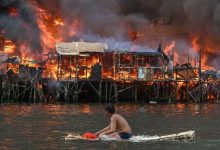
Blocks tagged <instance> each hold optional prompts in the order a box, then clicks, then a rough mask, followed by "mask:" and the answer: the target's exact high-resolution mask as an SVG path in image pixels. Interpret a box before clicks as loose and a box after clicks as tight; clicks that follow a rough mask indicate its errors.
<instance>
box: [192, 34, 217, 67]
mask: <svg viewBox="0 0 220 150" xmlns="http://www.w3.org/2000/svg"><path fill="white" fill-rule="evenodd" d="M207 41H208V40H207ZM191 42H192V43H191V44H192V47H193V49H194V50H195V51H196V52H199V51H200V50H202V51H201V52H202V59H201V61H202V62H201V64H202V69H203V70H215V68H214V67H212V66H210V65H208V63H207V62H208V57H207V55H206V53H207V52H212V51H213V49H214V48H213V47H212V46H211V44H210V43H209V42H205V43H204V44H203V45H201V44H200V43H199V37H198V36H192V38H191Z"/></svg>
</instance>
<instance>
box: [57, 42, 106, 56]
mask: <svg viewBox="0 0 220 150" xmlns="http://www.w3.org/2000/svg"><path fill="white" fill-rule="evenodd" d="M56 49H57V53H58V54H60V55H79V53H82V52H98V53H103V52H104V50H105V49H108V45H107V44H105V43H88V42H72V43H63V42H59V43H56Z"/></svg>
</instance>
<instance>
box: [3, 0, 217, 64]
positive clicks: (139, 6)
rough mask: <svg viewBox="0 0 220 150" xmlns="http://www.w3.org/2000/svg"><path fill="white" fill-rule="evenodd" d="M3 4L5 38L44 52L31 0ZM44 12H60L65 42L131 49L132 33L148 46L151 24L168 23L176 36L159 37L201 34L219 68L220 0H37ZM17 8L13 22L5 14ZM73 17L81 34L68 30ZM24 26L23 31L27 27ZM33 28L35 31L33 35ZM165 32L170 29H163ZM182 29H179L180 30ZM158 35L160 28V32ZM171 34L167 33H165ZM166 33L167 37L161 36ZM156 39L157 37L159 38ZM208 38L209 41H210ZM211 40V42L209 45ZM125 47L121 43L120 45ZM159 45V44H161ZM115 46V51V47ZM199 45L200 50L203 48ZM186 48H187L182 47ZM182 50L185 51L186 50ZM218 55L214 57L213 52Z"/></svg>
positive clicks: (186, 38) (181, 36) (212, 62)
mask: <svg viewBox="0 0 220 150" xmlns="http://www.w3.org/2000/svg"><path fill="white" fill-rule="evenodd" d="M7 1H8V3H7V4H5V6H3V3H6V0H1V2H0V5H1V8H2V10H1V16H0V30H4V31H5V33H4V36H6V37H8V38H10V39H12V40H13V41H20V40H26V41H27V42H28V43H30V45H31V46H32V48H33V50H35V49H38V50H40V49H41V48H40V47H41V42H40V39H39V29H38V27H37V25H36V20H35V15H34V13H33V10H32V9H31V7H30V6H29V3H28V0H7ZM34 1H36V2H37V3H38V4H39V5H40V6H42V8H44V9H46V10H48V11H49V12H51V13H58V14H59V15H60V16H61V17H62V18H64V21H65V26H64V27H63V29H62V31H63V33H62V34H63V35H62V36H63V38H64V39H65V40H66V41H73V40H80V39H83V40H86V41H103V39H107V41H110V42H109V43H114V42H113V41H116V42H115V43H116V44H113V45H114V46H120V45H123V46H122V47H126V45H127V46H130V45H131V42H132V40H131V38H130V37H129V36H128V34H129V33H128V29H129V28H130V29H132V30H134V31H137V32H141V33H143V36H141V37H140V38H137V40H136V41H135V44H138V45H141V47H142V46H144V45H148V43H147V42H148V40H149V39H154V38H155V37H153V36H154V34H149V31H151V29H150V30H145V29H147V28H150V27H149V26H150V24H152V20H154V19H155V18H158V17H161V18H165V19H166V20H167V22H166V21H165V22H166V24H169V25H171V26H172V25H173V26H181V27H182V28H181V29H178V32H180V34H179V33H178V36H176V35H175V36H173V37H172V34H170V37H163V36H162V37H159V40H160V38H161V39H164V38H178V39H184V40H186V41H187V40H189V38H190V36H191V35H197V36H199V37H200V38H199V40H198V42H199V44H200V45H201V46H202V47H203V46H205V45H206V44H207V42H209V45H211V46H212V48H213V49H214V50H213V52H209V53H207V55H208V58H209V62H210V64H211V65H214V66H215V67H217V68H218V67H220V66H219V64H218V63H216V61H217V60H218V59H219V55H216V53H219V51H220V50H219V47H220V0H129V1H128V0H34ZM11 5H15V6H16V7H17V8H18V10H19V11H20V13H21V17H20V18H13V17H10V16H8V15H7V13H5V12H6V11H4V10H7V7H8V6H11ZM74 19H79V20H80V21H81V22H82V30H79V31H78V34H77V36H73V37H71V36H68V35H67V34H66V33H67V32H65V30H66V29H67V28H69V27H70V26H71V23H72V21H73V20H74ZM24 24H25V27H24ZM29 30H31V35H30V32H29ZM165 30H166V29H165ZM179 30H180V31H179ZM158 32H159V33H160V32H161V30H159V31H158ZM166 32H168V31H166ZM162 35H163V34H162ZM156 39H158V36H156ZM207 39H209V40H207ZM210 41H211V43H210ZM120 43H122V44H120ZM158 43H159V42H158ZM114 46H113V47H114ZM202 47H201V48H202ZM183 49H184V48H183ZM183 49H182V50H183ZM214 53H215V54H214Z"/></svg>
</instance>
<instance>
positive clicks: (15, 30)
mask: <svg viewBox="0 0 220 150" xmlns="http://www.w3.org/2000/svg"><path fill="white" fill-rule="evenodd" d="M0 4H1V5H0V6H1V7H0V9H3V8H8V9H5V11H3V12H2V13H1V14H0V31H2V34H3V36H4V37H5V38H7V39H10V40H12V41H13V42H15V43H16V44H17V46H18V47H19V46H20V44H21V43H26V44H27V45H29V46H30V48H31V49H32V50H33V51H37V52H40V51H41V50H42V46H41V44H40V30H39V28H38V26H37V24H36V18H35V15H34V12H33V10H32V8H31V6H30V5H29V3H28V1H27V0H3V1H1V3H0ZM12 7H13V8H16V10H17V11H18V13H19V16H17V17H16V16H10V15H9V13H8V11H9V8H12Z"/></svg>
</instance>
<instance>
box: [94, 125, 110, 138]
mask: <svg viewBox="0 0 220 150" xmlns="http://www.w3.org/2000/svg"><path fill="white" fill-rule="evenodd" d="M110 129H111V128H110V125H109V126H107V127H105V128H104V129H102V130H100V131H98V132H96V133H95V135H96V136H98V135H99V134H100V133H103V132H106V131H107V130H110Z"/></svg>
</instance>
